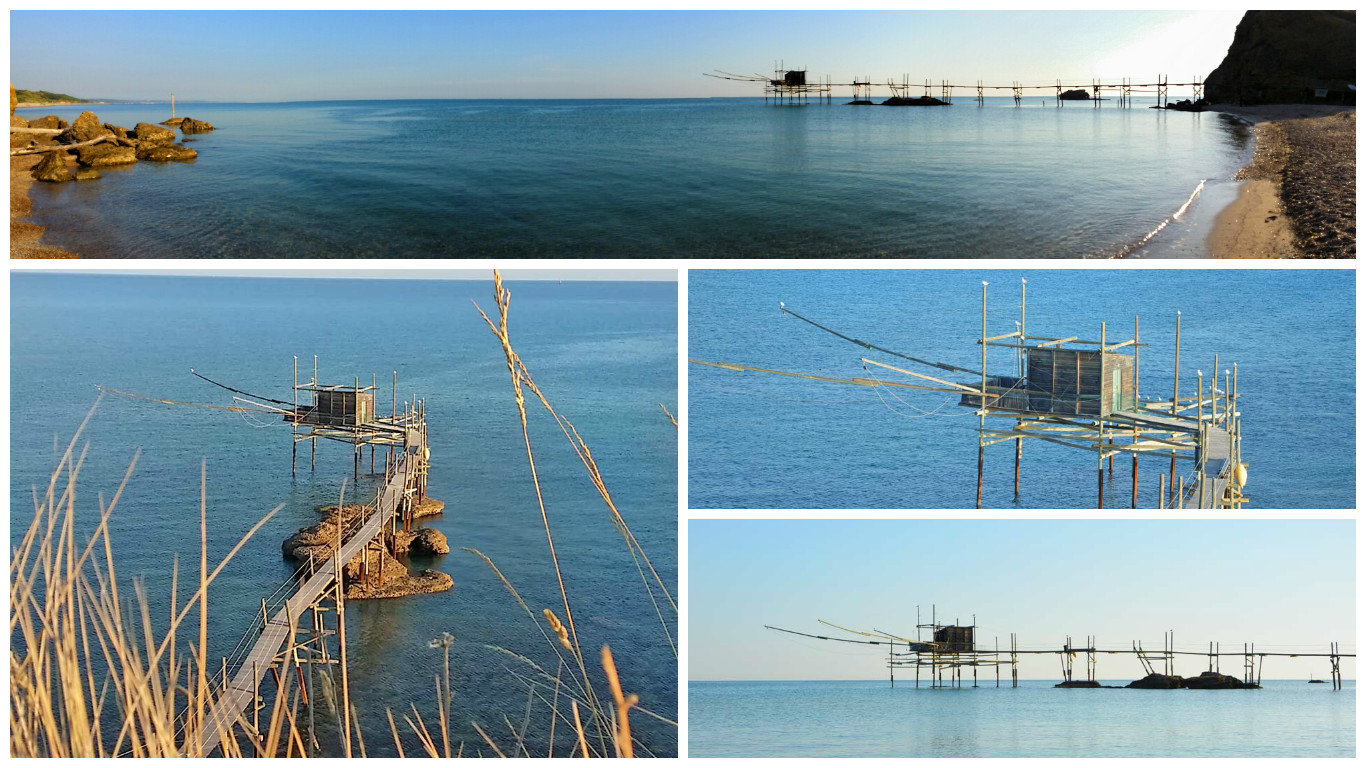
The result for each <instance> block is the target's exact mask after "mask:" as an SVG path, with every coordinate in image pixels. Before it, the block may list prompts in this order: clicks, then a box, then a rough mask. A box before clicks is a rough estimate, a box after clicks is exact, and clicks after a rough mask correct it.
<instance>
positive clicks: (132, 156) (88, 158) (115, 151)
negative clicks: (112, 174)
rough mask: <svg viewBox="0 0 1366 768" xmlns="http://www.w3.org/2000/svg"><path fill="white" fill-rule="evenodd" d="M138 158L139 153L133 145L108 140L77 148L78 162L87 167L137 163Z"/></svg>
mask: <svg viewBox="0 0 1366 768" xmlns="http://www.w3.org/2000/svg"><path fill="white" fill-rule="evenodd" d="M137 160H138V156H137V153H136V152H134V151H133V148H132V147H120V146H119V145H117V144H111V143H108V142H106V143H103V144H95V145H94V146H89V147H81V148H80V149H77V150H76V162H78V163H80V164H81V165H84V166H85V167H87V168H103V167H105V166H109V165H127V164H128V163H136V162H137Z"/></svg>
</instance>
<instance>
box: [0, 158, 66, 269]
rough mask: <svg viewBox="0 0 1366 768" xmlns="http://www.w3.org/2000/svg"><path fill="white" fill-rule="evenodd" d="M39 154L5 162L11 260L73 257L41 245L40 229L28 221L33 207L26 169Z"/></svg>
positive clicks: (37, 160) (36, 159)
mask: <svg viewBox="0 0 1366 768" xmlns="http://www.w3.org/2000/svg"><path fill="white" fill-rule="evenodd" d="M42 159H43V156H42V155H21V156H19V157H11V158H10V161H9V256H10V258H11V259H74V258H77V256H76V254H74V253H70V252H69V251H64V250H62V249H61V248H53V247H51V246H46V245H43V244H42V243H41V242H40V241H41V239H42V237H43V228H42V227H40V226H38V225H37V224H34V223H33V222H31V221H29V220H28V216H29V214H30V212H31V211H32V210H33V203H32V201H30V200H29V196H28V189H29V187H31V186H33V184H34V181H33V177H32V176H31V175H30V171H31V170H32V169H33V166H35V165H37V164H38V163H39V161H41V160H42Z"/></svg>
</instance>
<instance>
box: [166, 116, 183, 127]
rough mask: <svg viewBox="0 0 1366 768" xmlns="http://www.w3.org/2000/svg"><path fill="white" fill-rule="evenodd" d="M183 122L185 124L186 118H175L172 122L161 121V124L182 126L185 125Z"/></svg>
mask: <svg viewBox="0 0 1366 768" xmlns="http://www.w3.org/2000/svg"><path fill="white" fill-rule="evenodd" d="M183 122H185V118H183V117H173V118H171V119H170V120H162V121H161V124H162V125H180V124H181V123H183Z"/></svg>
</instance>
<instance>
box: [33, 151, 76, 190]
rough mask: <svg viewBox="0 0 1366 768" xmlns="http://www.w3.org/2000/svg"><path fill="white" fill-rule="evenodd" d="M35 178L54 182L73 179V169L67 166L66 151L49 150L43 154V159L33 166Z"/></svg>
mask: <svg viewBox="0 0 1366 768" xmlns="http://www.w3.org/2000/svg"><path fill="white" fill-rule="evenodd" d="M32 173H33V178H35V179H37V180H38V181H50V182H53V183H58V182H63V181H71V179H72V176H71V169H70V168H67V167H66V153H65V152H48V153H47V154H45V155H43V159H42V161H41V162H39V163H38V164H37V165H35V166H33V171H32Z"/></svg>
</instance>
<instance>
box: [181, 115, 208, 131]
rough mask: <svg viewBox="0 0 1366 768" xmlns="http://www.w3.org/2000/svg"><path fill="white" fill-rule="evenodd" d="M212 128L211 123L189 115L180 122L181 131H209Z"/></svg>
mask: <svg viewBox="0 0 1366 768" xmlns="http://www.w3.org/2000/svg"><path fill="white" fill-rule="evenodd" d="M212 130H213V126H212V125H209V124H208V123H206V122H204V121H203V120H195V119H193V118H189V117H187V118H184V119H183V120H182V121H181V123H180V132H181V133H187V134H188V133H208V132H209V131H212Z"/></svg>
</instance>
